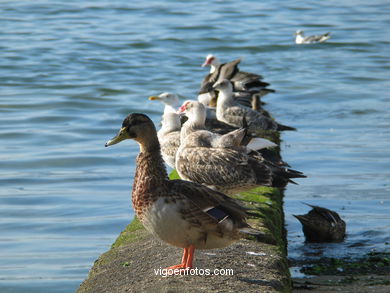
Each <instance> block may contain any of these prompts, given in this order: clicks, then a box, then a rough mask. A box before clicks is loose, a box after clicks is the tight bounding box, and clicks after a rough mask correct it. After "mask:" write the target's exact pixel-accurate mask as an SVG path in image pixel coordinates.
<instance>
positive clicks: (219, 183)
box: [176, 101, 305, 194]
mask: <svg viewBox="0 0 390 293" xmlns="http://www.w3.org/2000/svg"><path fill="white" fill-rule="evenodd" d="M182 109H185V111H186V115H188V117H189V119H188V120H187V121H186V122H185V123H184V125H183V126H182V129H181V145H180V147H179V149H178V152H177V155H176V170H177V171H178V173H179V175H180V177H181V178H183V179H186V180H190V181H193V182H197V183H200V184H204V185H207V186H209V187H211V188H213V189H216V190H218V191H221V192H223V193H226V194H234V193H237V192H241V191H248V190H250V189H252V188H254V187H256V186H259V185H263V186H273V187H284V186H285V185H286V184H287V183H288V182H289V181H290V178H296V177H305V176H304V175H303V174H302V173H301V172H298V171H295V170H291V169H286V168H284V167H280V166H277V165H275V164H273V163H272V162H268V161H266V160H264V158H263V157H261V155H260V154H258V153H256V152H250V151H249V150H248V149H247V147H246V146H245V145H242V144H241V142H242V138H243V132H242V130H236V131H233V132H231V133H228V134H225V135H218V134H215V133H211V132H210V131H207V130H204V116H205V115H204V107H203V105H202V104H200V103H199V102H196V101H191V102H187V103H186V104H185V105H183V106H182ZM243 130H244V129H243ZM225 138H226V139H225ZM235 138H239V139H238V140H237V141H236V140H235Z"/></svg>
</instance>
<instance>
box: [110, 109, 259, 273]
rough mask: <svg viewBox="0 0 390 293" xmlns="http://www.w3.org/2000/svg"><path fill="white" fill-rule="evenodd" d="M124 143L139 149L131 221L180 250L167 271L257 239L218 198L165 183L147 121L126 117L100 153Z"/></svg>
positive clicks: (192, 186) (231, 205)
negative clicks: (201, 254) (201, 252)
mask: <svg viewBox="0 0 390 293" xmlns="http://www.w3.org/2000/svg"><path fill="white" fill-rule="evenodd" d="M125 139H133V140H135V141H136V142H137V143H138V144H139V146H140V152H139V154H138V156H137V160H136V172H135V177H134V183H133V191H132V203H133V207H134V210H135V213H136V216H137V218H138V219H139V220H140V221H141V222H142V224H143V225H144V227H145V228H146V229H147V230H148V231H149V232H151V233H152V234H153V235H154V236H156V237H157V238H159V239H161V240H162V241H164V242H166V243H168V244H170V245H173V246H176V247H180V248H183V249H184V252H183V257H182V261H181V263H180V264H179V265H175V266H171V267H169V268H167V269H179V270H180V269H189V268H191V267H192V266H193V258H194V251H195V249H213V248H222V247H226V246H228V245H230V244H232V243H233V242H235V241H237V240H239V239H240V237H241V236H242V235H243V234H252V235H257V234H258V233H260V232H259V231H257V230H255V229H253V228H251V227H250V226H249V225H248V224H247V223H246V220H245V219H246V217H247V214H246V210H245V208H244V207H242V206H240V205H239V204H237V203H236V202H235V201H234V200H233V199H231V198H229V197H228V196H226V195H224V194H223V193H220V192H217V191H214V190H212V189H209V188H207V187H206V186H203V185H200V184H197V183H194V182H189V181H183V180H169V178H168V175H167V171H166V169H165V166H164V164H163V159H162V157H161V153H160V144H159V141H158V138H157V132H156V128H155V126H154V124H153V122H152V121H151V120H150V118H149V117H148V116H146V115H144V114H139V113H133V114H130V115H128V116H127V117H126V118H125V119H124V120H123V123H122V127H121V129H120V131H119V133H118V134H117V135H116V136H115V137H114V138H112V139H111V140H109V141H107V143H106V147H107V146H111V145H114V144H117V143H119V142H121V141H123V140H125Z"/></svg>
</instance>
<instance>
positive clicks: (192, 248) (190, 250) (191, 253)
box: [185, 245, 195, 269]
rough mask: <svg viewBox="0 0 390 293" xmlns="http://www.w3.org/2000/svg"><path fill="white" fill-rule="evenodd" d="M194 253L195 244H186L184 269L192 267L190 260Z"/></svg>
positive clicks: (192, 258)
mask: <svg viewBox="0 0 390 293" xmlns="http://www.w3.org/2000/svg"><path fill="white" fill-rule="evenodd" d="M194 254H195V246H193V245H190V246H188V256H187V260H186V266H185V268H186V269H191V268H192V261H193V260H194Z"/></svg>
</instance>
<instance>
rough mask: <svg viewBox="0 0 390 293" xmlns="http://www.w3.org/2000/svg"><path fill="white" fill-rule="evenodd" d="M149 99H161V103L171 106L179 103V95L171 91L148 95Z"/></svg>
mask: <svg viewBox="0 0 390 293" xmlns="http://www.w3.org/2000/svg"><path fill="white" fill-rule="evenodd" d="M149 100H151V101H161V102H162V103H163V104H165V105H168V106H171V107H173V108H175V107H177V105H179V97H178V96H177V95H176V94H173V93H162V94H160V95H158V96H151V97H149Z"/></svg>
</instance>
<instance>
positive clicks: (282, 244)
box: [77, 188, 291, 293]
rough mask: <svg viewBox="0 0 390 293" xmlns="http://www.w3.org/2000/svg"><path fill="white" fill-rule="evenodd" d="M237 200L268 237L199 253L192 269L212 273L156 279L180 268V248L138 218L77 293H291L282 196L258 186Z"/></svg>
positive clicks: (94, 267) (99, 261) (92, 270)
mask: <svg viewBox="0 0 390 293" xmlns="http://www.w3.org/2000/svg"><path fill="white" fill-rule="evenodd" d="M238 197H239V198H240V199H241V200H242V201H243V203H244V204H246V205H247V206H248V207H250V208H251V209H252V210H251V218H250V220H249V222H250V224H251V225H252V226H254V227H256V228H258V229H260V230H261V231H263V232H264V236H263V237H261V238H262V239H244V240H241V241H239V242H237V243H236V244H234V245H232V246H230V247H227V248H224V249H216V250H197V251H195V263H194V266H195V267H196V268H198V270H199V269H203V270H205V269H209V270H210V273H211V275H182V276H180V275H179V276H168V277H164V276H162V275H156V274H155V270H159V269H160V268H161V269H163V268H166V267H168V266H171V265H175V264H178V263H179V262H180V260H181V254H182V250H181V249H179V248H175V247H171V246H168V245H166V244H164V243H160V242H159V241H158V240H156V239H154V238H153V237H152V236H151V235H150V234H149V233H148V232H146V230H144V228H143V227H142V225H141V224H140V223H139V222H138V220H136V219H135V220H134V221H133V222H132V223H131V224H130V225H129V226H128V227H127V228H126V229H125V231H123V232H122V233H121V235H120V236H119V237H118V239H117V241H116V242H115V243H114V244H113V246H112V248H111V249H110V250H109V251H108V252H106V253H104V254H103V255H101V256H100V258H99V259H98V260H97V261H96V262H95V264H94V266H93V268H92V269H91V271H90V273H89V276H88V278H87V279H86V280H85V281H84V282H83V283H82V284H81V286H80V288H79V290H78V291H77V292H78V293H86V292H91V293H92V292H93V293H99V292H110V293H111V292H172V293H173V292H240V291H241V292H290V291H291V281H290V276H289V271H288V266H287V259H286V240H285V230H284V217H283V209H282V192H280V191H279V190H277V189H272V188H258V189H256V190H253V192H250V193H245V194H241V195H239V196H238ZM214 269H224V270H227V269H231V270H233V275H224V276H222V275H213V274H212V273H213V271H214ZM194 272H195V271H192V273H194ZM199 272H200V271H199Z"/></svg>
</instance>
